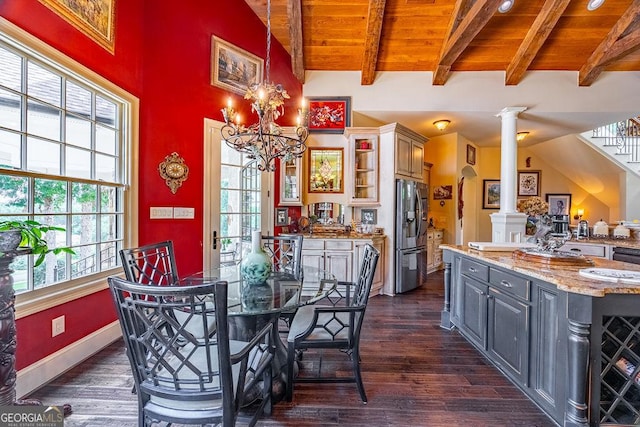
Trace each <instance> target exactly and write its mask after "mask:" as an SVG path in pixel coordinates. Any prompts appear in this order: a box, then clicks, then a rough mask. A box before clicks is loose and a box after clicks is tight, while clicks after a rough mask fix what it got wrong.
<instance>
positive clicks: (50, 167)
mask: <svg viewBox="0 0 640 427" xmlns="http://www.w3.org/2000/svg"><path fill="white" fill-rule="evenodd" d="M27 169H28V170H31V171H34V172H42V173H48V174H52V175H59V174H60V145H59V144H56V143H54V142H49V141H44V140H42V139H37V138H27Z"/></svg>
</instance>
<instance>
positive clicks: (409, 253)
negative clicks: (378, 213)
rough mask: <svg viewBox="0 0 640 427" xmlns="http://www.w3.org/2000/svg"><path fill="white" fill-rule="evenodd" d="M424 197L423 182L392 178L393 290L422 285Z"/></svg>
mask: <svg viewBox="0 0 640 427" xmlns="http://www.w3.org/2000/svg"><path fill="white" fill-rule="evenodd" d="M428 201H429V192H428V187H427V185H426V184H422V183H420V182H416V181H409V180H404V179H398V180H396V220H395V224H396V227H395V228H396V229H395V233H396V238H395V242H396V243H395V246H396V247H395V270H396V274H395V277H396V293H402V292H407V291H410V290H412V289H415V288H417V287H419V286H422V284H423V283H424V282H425V280H426V275H427V225H428V221H427V211H428V209H429V205H428Z"/></svg>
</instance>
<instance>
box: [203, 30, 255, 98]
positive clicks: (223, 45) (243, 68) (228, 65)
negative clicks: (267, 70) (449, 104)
mask: <svg viewBox="0 0 640 427" xmlns="http://www.w3.org/2000/svg"><path fill="white" fill-rule="evenodd" d="M263 68H264V61H263V59H262V58H260V57H259V56H256V55H254V54H252V53H249V52H247V51H246V50H244V49H240V48H239V47H237V46H235V45H233V44H231V43H229V42H228V41H226V40H222V39H221V38H220V37H216V36H212V37H211V84H212V85H213V86H218V87H220V88H222V89H226V90H228V91H231V92H235V93H237V94H240V95H243V94H244V93H245V92H246V91H247V87H249V86H251V85H252V84H254V83H260V82H261V81H262V69H263Z"/></svg>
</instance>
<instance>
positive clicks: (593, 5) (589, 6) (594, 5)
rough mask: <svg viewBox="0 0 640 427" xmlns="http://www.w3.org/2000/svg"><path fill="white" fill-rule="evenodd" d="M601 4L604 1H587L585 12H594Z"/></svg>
mask: <svg viewBox="0 0 640 427" xmlns="http://www.w3.org/2000/svg"><path fill="white" fill-rule="evenodd" d="M603 3H604V0H589V2H588V3H587V10H596V9H597V8H599V7H600V6H602V4H603Z"/></svg>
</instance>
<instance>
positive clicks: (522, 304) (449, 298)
mask: <svg viewBox="0 0 640 427" xmlns="http://www.w3.org/2000/svg"><path fill="white" fill-rule="evenodd" d="M441 247H442V249H443V257H444V263H445V274H444V282H445V283H444V286H445V301H444V309H443V311H442V318H441V326H442V327H443V328H446V329H450V330H452V329H454V328H457V329H458V330H459V331H460V333H461V334H462V335H463V336H464V337H465V338H466V339H467V340H468V341H469V342H471V343H472V344H473V345H474V346H475V347H476V348H477V349H478V350H479V351H480V352H481V353H483V354H484V355H485V356H486V357H487V359H488V360H489V361H491V363H493V364H494V365H495V366H496V367H497V368H498V369H499V370H500V371H501V372H502V373H503V374H504V375H505V376H506V377H508V378H509V379H510V380H511V381H512V382H513V383H514V384H516V385H517V386H518V387H519V388H520V389H521V390H522V391H523V392H524V393H525V394H526V395H527V396H528V397H529V398H530V399H531V400H532V401H534V402H535V403H536V404H537V405H538V406H539V407H540V408H541V409H542V410H543V411H545V413H546V414H547V415H549V417H550V418H551V419H553V420H554V421H555V422H556V423H557V424H558V425H563V426H585V427H586V426H595V425H600V424H620V425H637V424H638V423H640V283H637V282H636V281H635V279H630V280H617V281H613V280H616V279H613V278H606V279H592V278H587V277H584V276H583V275H581V274H580V270H581V269H584V268H585V267H584V266H582V267H575V266H571V265H549V264H547V263H540V262H536V261H529V260H523V259H515V258H514V257H513V256H512V252H490V251H486V252H485V251H478V250H474V249H470V248H467V247H462V246H454V245H442V246H441ZM591 268H597V269H607V270H602V271H605V272H607V271H609V272H610V271H611V270H624V271H629V272H631V273H629V274H630V275H632V276H633V275H635V274H636V273H637V272H640V266H639V265H635V264H628V263H622V262H617V261H611V260H606V259H600V258H594V259H593V266H592V267H591Z"/></svg>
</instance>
